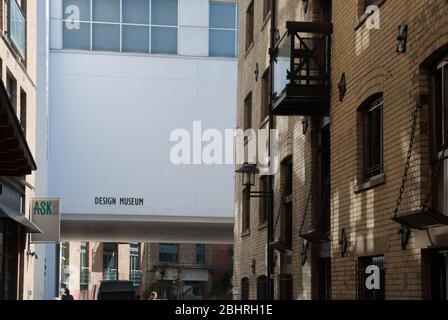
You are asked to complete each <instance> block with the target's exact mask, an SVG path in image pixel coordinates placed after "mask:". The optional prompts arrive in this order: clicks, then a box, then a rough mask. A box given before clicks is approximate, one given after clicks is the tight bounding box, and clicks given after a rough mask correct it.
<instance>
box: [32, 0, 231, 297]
mask: <svg viewBox="0 0 448 320" xmlns="http://www.w3.org/2000/svg"><path fill="white" fill-rule="evenodd" d="M38 6H39V17H38V21H39V26H38V54H39V56H38V65H39V68H40V69H39V75H38V122H39V124H38V152H37V157H36V160H37V165H38V168H39V170H38V175H37V182H36V193H37V195H38V196H40V197H56V198H60V203H61V217H62V225H61V236H62V239H63V240H80V239H88V240H92V241H94V240H95V241H104V242H105V241H114V242H117V241H126V242H129V241H139V242H145V241H157V242H166V241H169V242H176V241H179V242H196V243H206V242H216V243H229V242H232V241H233V203H234V202H233V176H234V175H233V169H234V166H233V165H230V164H228V165H222V164H219V165H205V164H196V165H194V164H191V165H176V164H175V163H173V162H172V161H171V159H170V155H171V151H172V148H173V146H174V145H175V144H176V142H173V141H171V140H170V138H171V135H172V133H173V131H175V130H176V129H179V128H183V129H186V130H187V131H189V132H191V133H192V135H193V126H194V122H195V121H200V122H201V126H202V130H206V129H210V128H214V129H218V130H220V131H222V132H224V130H225V129H231V128H233V127H234V121H235V118H236V115H235V112H236V79H237V61H236V52H237V32H238V31H237V29H238V28H237V21H238V19H237V3H236V2H235V1H209V0H47V1H39V2H38ZM193 139H194V137H193V136H192V137H191V140H192V141H193ZM204 145H206V143H204ZM193 156H194V155H191V157H192V158H193ZM40 250H41V252H40V253H41V254H42V255H44V256H45V257H49V256H51V255H52V253H51V252H53V251H54V250H53V249H51V247H49V246H42V247H41V248H40ZM50 260H51V259H50ZM37 268H43V266H38V267H37ZM41 271H42V270H41ZM48 272H49V271H48V266H47V273H48ZM50 274H51V270H50ZM45 281H46V283H45V285H39V284H38V285H37V288H36V290H37V291H45V292H46V291H48V289H47V287H50V288H54V287H53V283H52V281H54V280H52V279H46V280H45ZM42 288H44V289H42ZM49 291H51V290H49ZM36 295H37V296H39V292H36ZM43 296H44V297H46V298H48V297H49V296H51V294H48V293H43Z"/></svg>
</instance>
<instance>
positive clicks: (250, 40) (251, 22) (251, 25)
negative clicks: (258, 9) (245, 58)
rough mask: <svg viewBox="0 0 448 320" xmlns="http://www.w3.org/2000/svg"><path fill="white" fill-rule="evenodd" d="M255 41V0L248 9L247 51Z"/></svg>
mask: <svg viewBox="0 0 448 320" xmlns="http://www.w3.org/2000/svg"><path fill="white" fill-rule="evenodd" d="M253 43H254V1H253V0H252V2H251V3H250V4H249V7H248V8H247V11H246V51H247V50H248V49H249V48H250V47H251V46H252V44H253Z"/></svg>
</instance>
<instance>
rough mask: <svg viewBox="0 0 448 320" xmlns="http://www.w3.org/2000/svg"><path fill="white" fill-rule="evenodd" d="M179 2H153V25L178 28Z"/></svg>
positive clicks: (157, 0)
mask: <svg viewBox="0 0 448 320" xmlns="http://www.w3.org/2000/svg"><path fill="white" fill-rule="evenodd" d="M177 7H178V5H177V0H152V1H151V24H153V25H163V26H177Z"/></svg>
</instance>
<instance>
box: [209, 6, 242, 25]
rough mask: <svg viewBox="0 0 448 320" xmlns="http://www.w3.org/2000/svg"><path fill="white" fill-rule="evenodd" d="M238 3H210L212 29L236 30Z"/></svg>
mask: <svg viewBox="0 0 448 320" xmlns="http://www.w3.org/2000/svg"><path fill="white" fill-rule="evenodd" d="M235 27H236V3H232V2H217V1H211V2H210V28H220V29H235Z"/></svg>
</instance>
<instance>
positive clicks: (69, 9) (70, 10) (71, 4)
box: [64, 0, 90, 21]
mask: <svg viewBox="0 0 448 320" xmlns="http://www.w3.org/2000/svg"><path fill="white" fill-rule="evenodd" d="M75 8H77V9H79V10H76V9H75ZM77 14H79V16H77ZM64 19H70V20H75V21H76V20H81V21H90V0H64Z"/></svg>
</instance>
